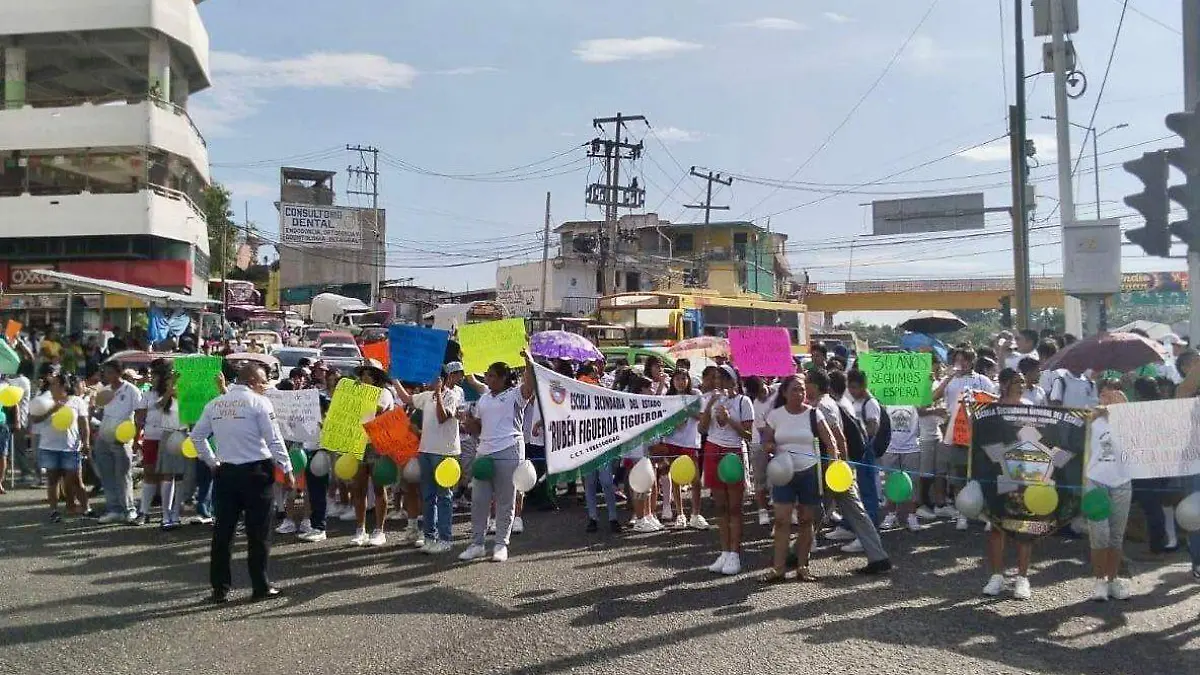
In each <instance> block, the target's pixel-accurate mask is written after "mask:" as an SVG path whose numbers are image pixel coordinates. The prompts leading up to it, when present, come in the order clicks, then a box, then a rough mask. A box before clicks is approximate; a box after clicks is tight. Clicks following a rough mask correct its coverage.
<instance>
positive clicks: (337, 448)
mask: <svg viewBox="0 0 1200 675" xmlns="http://www.w3.org/2000/svg"><path fill="white" fill-rule="evenodd" d="M380 391H382V390H381V389H380V388H379V387H373V386H371V385H369V384H362V383H361V382H355V381H354V380H352V379H350V378H344V379H342V380H340V381H339V382H338V384H337V388H336V389H334V390H333V398H332V399H330V401H329V413H328V414H326V416H325V426H324V427H322V428H321V447H322V448H325V449H326V450H330V451H332V452H340V453H343V454H346V455H350V456H351V457H355V458H357V459H362V458H363V455H365V454H366V450H367V432H366V430H365V429H363V421H364V420H367V419H368V418H370V417H371V416H373V415H374V414H375V410H376V408H377V407H378V406H379V393H380Z"/></svg>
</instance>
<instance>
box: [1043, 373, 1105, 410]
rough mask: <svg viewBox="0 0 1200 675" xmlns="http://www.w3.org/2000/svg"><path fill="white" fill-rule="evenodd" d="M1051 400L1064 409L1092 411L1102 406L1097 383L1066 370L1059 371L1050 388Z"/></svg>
mask: <svg viewBox="0 0 1200 675" xmlns="http://www.w3.org/2000/svg"><path fill="white" fill-rule="evenodd" d="M1050 400H1051V401H1052V402H1054V403H1061V404H1062V405H1063V407H1064V408H1083V409H1085V410H1090V409H1092V408H1095V407H1096V406H1098V405H1100V394H1099V390H1098V388H1097V387H1096V383H1095V382H1092V381H1091V380H1089V379H1087V378H1086V377H1083V376H1078V377H1076V376H1075V375H1072V374H1071V373H1070V372H1068V371H1065V370H1064V371H1059V373H1058V377H1056V378H1055V380H1054V385H1053V386H1052V387H1051V388H1050Z"/></svg>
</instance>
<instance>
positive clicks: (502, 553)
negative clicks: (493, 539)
mask: <svg viewBox="0 0 1200 675" xmlns="http://www.w3.org/2000/svg"><path fill="white" fill-rule="evenodd" d="M505 560H508V547H507V546H505V545H504V544H496V548H494V549H492V562H504V561H505Z"/></svg>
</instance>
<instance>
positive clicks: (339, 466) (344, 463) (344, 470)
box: [333, 455, 358, 480]
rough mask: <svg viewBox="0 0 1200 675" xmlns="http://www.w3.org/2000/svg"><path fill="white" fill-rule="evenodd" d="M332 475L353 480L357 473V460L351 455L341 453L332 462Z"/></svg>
mask: <svg viewBox="0 0 1200 675" xmlns="http://www.w3.org/2000/svg"><path fill="white" fill-rule="evenodd" d="M333 475H335V476H337V477H338V478H340V479H342V480H354V477H355V476H357V475H358V460H357V459H355V458H354V457H353V456H351V455H342V456H341V457H338V460H337V461H336V462H334V464H333Z"/></svg>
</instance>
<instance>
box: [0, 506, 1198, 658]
mask: <svg viewBox="0 0 1200 675" xmlns="http://www.w3.org/2000/svg"><path fill="white" fill-rule="evenodd" d="M38 494H39V493H37V492H34V491H29V490H20V491H16V492H15V493H10V494H9V495H7V496H5V497H0V673H4V674H5V675H14V674H20V673H39V674H45V673H101V674H104V675H109V674H116V673H138V674H139V675H146V674H149V673H183V672H188V673H216V672H221V673H255V674H263V675H266V674H268V673H362V672H374V673H392V672H396V673H436V674H438V675H460V674H461V675H466V674H469V673H631V672H642V673H689V674H693V675H706V674H708V673H745V672H764V673H784V672H790V673H883V674H888V675H890V674H893V673H938V674H941V673H989V674H991V673H1027V672H1034V673H1134V674H1138V675H1142V674H1146V675H1149V674H1153V673H1163V674H1172V675H1173V674H1175V673H1179V674H1182V673H1197V672H1200V584H1196V583H1194V582H1193V581H1192V580H1191V579H1190V576H1189V574H1188V570H1187V566H1186V564H1185V563H1184V559H1183V557H1182V556H1178V557H1174V558H1171V559H1169V560H1167V561H1159V562H1141V563H1135V564H1134V565H1133V568H1132V569H1133V571H1134V572H1135V573H1136V584H1135V587H1136V591H1137V595H1136V596H1135V597H1134V599H1132V600H1131V601H1129V602H1126V603H1120V604H1118V603H1113V602H1110V603H1107V604H1095V603H1090V602H1088V601H1086V600H1085V598H1086V597H1087V594H1088V592H1089V590H1090V583H1089V582H1088V581H1087V579H1086V573H1087V567H1085V565H1084V564H1083V559H1084V558H1083V556H1084V555H1085V553H1086V550H1085V543H1084V542H1080V541H1065V540H1062V539H1059V538H1053V539H1050V540H1047V541H1045V542H1043V543H1041V544H1039V546H1038V547H1037V549H1036V550H1035V560H1036V570H1035V571H1034V573H1033V575H1032V577H1033V583H1034V598H1033V600H1030V601H1027V602H1020V601H1015V600H1011V599H999V600H994V599H984V598H983V597H981V596H980V595H979V589H980V588H981V587H982V585H983V583H984V581H985V578H984V575H983V572H982V571H981V569H980V558H979V553H980V551H981V549H982V546H983V537H982V535H981V532H980V531H978V530H974V531H972V532H970V533H959V532H955V531H953V527H952V526H950V525H949V524H947V523H941V524H938V525H934V526H932V527H930V528H927V529H926V530H925V531H923V532H921V533H919V534H915V535H914V534H910V533H907V532H894V533H889V534H887V535H885V544H886V545H887V547H888V548H889V550H890V551H892V553H893V558H894V560H895V562H896V564H897V570H895V571H894V572H893V573H892V575H891V576H890V577H885V578H870V579H867V578H862V577H856V576H854V575H852V574H851V570H852V569H853V568H854V567H855V566H857V565H860V564H861V563H862V562H863V561H862V560H861V557H859V556H845V555H842V554H840V553H832V552H831V551H832V549H830V548H828V547H827V548H826V550H825V552H824V553H822V554H821V555H819V556H818V557H817V558H816V560H815V561H814V571H816V572H817V573H818V574H820V575H822V577H823V579H822V581H821V583H819V584H803V585H802V584H786V585H780V586H772V587H763V586H761V585H760V584H758V583H757V582H756V581H755V580H754V578H753V575H752V574H750V573H746V574H743V575H741V576H739V577H736V578H725V577H717V576H714V575H712V574H710V573H709V572H708V571H707V570H705V569H704V567H705V566H706V565H707V564H709V563H710V562H711V561H712V560H713V559H714V558H715V555H714V552H713V540H714V537H715V534H713V533H699V532H681V533H675V532H668V533H661V534H653V535H636V536H631V535H625V536H613V535H608V534H602V535H587V534H585V533H584V532H583V521H582V517H583V516H582V512H581V510H580V509H579V508H578V507H572V508H570V509H568V510H566V511H564V512H560V513H554V514H545V513H537V514H532V515H531V516H530V517H529V518H528V519H527V520H528V531H527V532H526V534H524V535H520V536H518V537H516V538H515V542H514V543H513V546H512V553H513V557H512V558H511V559H510V560H509V561H508V562H507V563H505V564H501V565H498V564H494V563H490V562H488V563H475V564H463V563H458V562H457V561H456V560H455V559H454V558H453V556H446V557H442V558H437V559H431V558H430V557H429V556H426V555H423V554H420V553H418V552H415V551H412V550H406V549H401V548H399V547H397V546H395V545H391V546H389V547H387V548H384V549H349V548H347V547H346V545H345V542H346V537H347V531H346V530H347V528H346V527H345V524H339V525H342V527H340V528H339V529H338V530H337V532H336V534H337V536H336V537H333V538H331V539H330V540H329V541H327V542H325V543H323V544H301V543H297V542H296V541H295V539H294V538H292V537H277V545H276V546H275V548H274V551H273V556H272V557H273V560H272V563H273V567H272V570H273V577H274V579H275V580H277V581H278V583H279V584H280V585H281V586H283V587H284V588H285V590H286V593H287V595H286V597H285V598H284V599H280V600H277V601H271V602H266V603H249V602H247V601H245V600H244V598H245V596H246V595H247V594H248V591H246V590H245V588H246V577H245V567H244V548H243V547H240V545H239V550H238V555H237V557H236V558H235V583H236V584H239V585H240V588H239V589H238V590H237V591H235V593H236V596H235V598H236V599H235V601H234V602H231V603H230V604H228V605H225V606H222V607H219V608H213V607H211V606H208V605H206V604H204V602H203V601H204V599H205V598H206V596H207V594H208V588H207V566H206V561H207V551H208V534H209V530H208V528H206V527H203V526H199V525H195V526H189V527H187V528H185V529H182V530H179V531H176V532H173V533H163V532H161V531H159V530H158V529H157V527H143V528H130V527H124V526H99V525H96V524H94V523H90V522H85V521H78V520H71V521H68V522H65V523H60V524H55V525H51V524H49V523H47V522H45V516H46V512H45V507H44V506H42V505H41V504H40V503H39V502H38ZM460 521H461V519H460ZM455 529H456V535H457V536H460V537H461V536H465V526H464V524H462V523H461V522H459V523H458V524H456V528H455ZM747 534H748V539H749V541H748V542H747V546H746V549H747V555H746V558H747V563H748V565H747V568H748V569H749V570H751V571H752V572H757V571H758V570H759V569H761V568H762V567H763V566H764V564H765V560H766V557H765V556H766V553H765V547H766V546H767V541H766V539H765V537H766V536H767V534H768V532H767V531H766V528H760V527H758V526H757V525H752V526H749V527H748V528H747ZM1129 548H1130V550H1132V551H1135V553H1136V551H1137V550H1138V549H1140V545H1139V544H1136V543H1130V544H1129ZM459 550H461V546H460V547H458V548H456V549H455V554H457V552H458V551H459Z"/></svg>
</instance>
